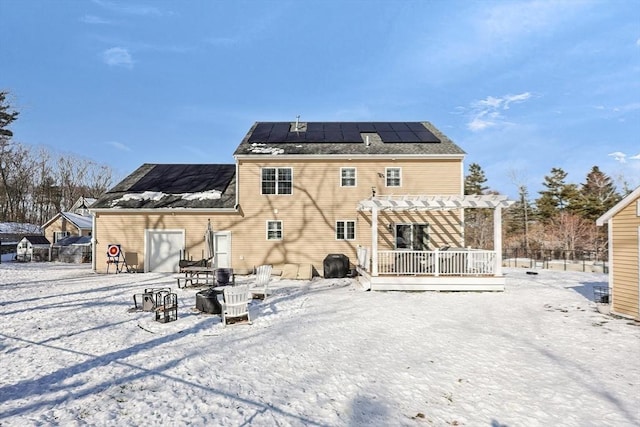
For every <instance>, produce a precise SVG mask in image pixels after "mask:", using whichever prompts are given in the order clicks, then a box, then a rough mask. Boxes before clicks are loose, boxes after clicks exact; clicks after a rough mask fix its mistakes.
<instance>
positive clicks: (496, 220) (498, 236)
mask: <svg viewBox="0 0 640 427" xmlns="http://www.w3.org/2000/svg"><path fill="white" fill-rule="evenodd" d="M493 250H494V251H495V253H496V265H495V269H494V276H502V207H501V206H496V207H495V208H494V209H493Z"/></svg>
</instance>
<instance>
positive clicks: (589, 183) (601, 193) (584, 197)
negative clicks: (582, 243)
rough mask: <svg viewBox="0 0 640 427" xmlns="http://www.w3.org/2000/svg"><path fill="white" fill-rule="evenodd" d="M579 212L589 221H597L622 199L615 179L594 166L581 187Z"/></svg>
mask: <svg viewBox="0 0 640 427" xmlns="http://www.w3.org/2000/svg"><path fill="white" fill-rule="evenodd" d="M579 200H580V201H579V210H578V213H579V214H580V216H582V217H583V218H585V219H587V220H589V221H595V220H596V219H598V218H599V217H600V216H601V215H602V214H604V213H605V212H607V211H608V210H609V209H611V208H612V207H613V206H614V205H615V204H616V203H618V202H619V201H620V195H619V194H618V193H617V191H616V187H615V185H614V183H613V180H612V179H611V178H610V177H609V176H607V175H606V174H605V173H604V172H602V171H601V170H600V168H598V166H593V167H592V168H591V171H590V172H589V173H588V174H587V178H586V181H585V183H584V184H582V185H581V187H580V199H579Z"/></svg>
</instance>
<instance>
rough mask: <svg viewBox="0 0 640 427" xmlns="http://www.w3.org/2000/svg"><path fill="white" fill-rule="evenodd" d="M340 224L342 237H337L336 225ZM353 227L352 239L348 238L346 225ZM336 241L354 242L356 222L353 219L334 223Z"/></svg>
mask: <svg viewBox="0 0 640 427" xmlns="http://www.w3.org/2000/svg"><path fill="white" fill-rule="evenodd" d="M339 224H342V237H340V236H339V235H338V225H339ZM349 224H351V225H352V226H353V237H352V238H349V228H348V225H349ZM336 240H356V221H355V220H353V219H343V220H338V221H336Z"/></svg>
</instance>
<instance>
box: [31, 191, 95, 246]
mask: <svg viewBox="0 0 640 427" xmlns="http://www.w3.org/2000/svg"><path fill="white" fill-rule="evenodd" d="M95 200H96V199H93V198H91V199H90V198H85V197H81V198H80V199H78V200H77V201H76V203H74V205H73V206H72V207H71V209H69V211H68V212H59V213H57V214H56V215H54V216H53V218H51V219H50V220H49V221H47V222H45V223H44V224H43V225H42V231H43V233H44V235H45V237H47V239H49V241H51V242H52V243H56V242H58V241H60V240H62V239H65V238H67V237H72V236H91V233H92V230H93V219H92V217H91V214H90V213H89V210H88V208H89V206H91V204H92V203H94V202H95Z"/></svg>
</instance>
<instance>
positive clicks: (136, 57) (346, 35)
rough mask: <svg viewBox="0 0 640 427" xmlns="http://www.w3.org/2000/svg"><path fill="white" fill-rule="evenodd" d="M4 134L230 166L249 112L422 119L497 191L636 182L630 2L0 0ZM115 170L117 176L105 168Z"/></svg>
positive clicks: (639, 10)
mask: <svg viewBox="0 0 640 427" xmlns="http://www.w3.org/2000/svg"><path fill="white" fill-rule="evenodd" d="M0 22H2V25H0V89H2V90H8V91H10V92H11V94H12V98H11V102H12V104H13V105H14V106H15V107H16V108H17V109H18V110H19V111H20V112H21V115H20V118H19V120H18V121H17V122H16V123H15V124H14V125H13V128H12V129H13V131H14V134H15V136H14V139H15V140H16V141H19V142H22V143H26V144H29V145H36V146H38V145H44V146H47V147H49V148H51V149H53V150H55V151H56V152H61V153H66V152H70V153H74V154H75V155H77V156H80V157H84V158H88V159H92V160H95V161H97V162H99V163H105V164H108V165H110V166H111V167H112V168H113V170H114V172H115V176H114V178H115V179H116V180H119V179H120V178H122V177H124V176H125V175H127V174H129V173H130V172H132V171H133V170H135V169H136V168H137V167H138V166H140V165H141V164H142V163H209V162H211V163H233V157H232V153H233V151H234V149H235V148H236V146H237V145H238V143H239V142H240V140H241V139H242V137H243V136H244V135H245V134H246V132H247V131H248V130H249V128H250V126H251V125H252V124H253V123H254V122H255V121H293V120H295V117H296V116H297V115H300V116H301V120H302V121H423V120H428V121H430V122H432V123H433V124H434V125H435V126H436V127H438V128H439V129H440V130H442V131H443V132H444V133H445V134H447V135H448V136H449V137H450V138H451V139H453V140H454V141H455V142H456V143H457V144H459V145H460V146H461V147H462V148H463V149H464V150H465V151H467V153H468V156H467V158H466V161H465V163H466V165H468V164H469V163H472V162H475V163H479V164H480V165H481V166H482V168H483V169H484V170H485V172H486V174H487V177H488V179H489V181H488V184H489V186H490V187H491V188H492V189H495V190H498V191H500V192H503V193H507V194H509V195H511V196H515V194H516V186H517V185H519V184H526V185H528V187H529V190H530V193H531V196H532V197H533V198H535V197H536V196H537V191H539V190H540V189H541V183H542V180H543V177H544V175H546V174H548V173H549V172H550V170H551V168H552V167H562V168H563V169H564V170H565V171H567V172H568V173H569V176H568V181H570V182H575V183H581V182H583V181H584V178H585V176H586V174H587V173H588V171H589V170H590V169H591V167H592V166H594V165H598V166H599V167H600V168H601V169H602V170H604V171H605V172H606V173H608V174H609V175H610V176H612V177H614V178H618V177H624V178H625V179H626V180H627V181H629V182H630V183H631V184H632V185H640V136H639V135H640V6H639V3H638V1H635V0H629V1H622V0H608V1H549V2H547V1H444V0H443V1H427V0H414V1H411V0H407V1H402V0H386V1H376V0H369V1H364V0H363V1H351V0H342V1H337V0H335V1H332V0H322V1H320V0H305V1H260V0H254V1H241V0H237V1H213V0H210V1H205V0H199V1H198V0H191V1H148V0H147V1H143V0H131V1H115V0H85V1H82V0H57V1H51V0H0ZM114 184H115V182H114Z"/></svg>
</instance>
